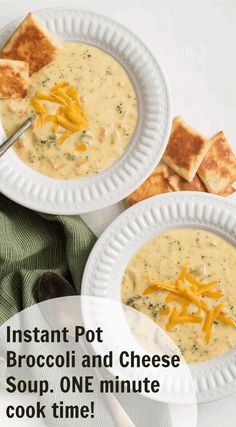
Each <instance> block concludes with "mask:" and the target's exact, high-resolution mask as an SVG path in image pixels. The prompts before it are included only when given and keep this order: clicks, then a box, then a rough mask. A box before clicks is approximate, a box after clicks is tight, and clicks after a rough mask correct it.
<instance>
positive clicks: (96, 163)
mask: <svg viewBox="0 0 236 427" xmlns="http://www.w3.org/2000/svg"><path fill="white" fill-rule="evenodd" d="M60 82H67V83H69V84H70V85H71V86H74V87H76V89H77V90H78V94H79V100H80V103H81V105H82V107H83V110H84V111H85V113H86V116H87V118H88V128H87V129H83V130H79V131H77V132H74V133H72V134H71V135H70V136H69V137H68V138H67V139H66V140H65V142H64V143H63V144H61V145H59V144H58V138H59V137H60V135H61V133H62V129H61V128H60V126H59V127H58V129H57V130H56V131H55V130H53V125H52V123H51V122H47V121H46V122H45V123H44V124H43V125H42V126H41V127H39V126H37V125H36V123H35V124H34V127H33V129H32V130H29V131H27V133H26V134H25V135H24V136H23V137H22V138H21V139H20V141H18V142H17V143H16V144H15V146H14V150H15V152H16V154H17V155H18V156H19V157H20V158H21V160H23V162H25V163H26V164H27V165H28V166H30V167H32V168H33V169H35V170H36V171H38V172H40V173H42V174H44V175H47V176H50V177H53V178H58V179H73V178H79V177H84V176H90V175H95V174H98V173H100V172H102V171H104V170H105V169H106V168H108V167H109V166H111V165H112V164H113V163H114V162H115V161H116V160H117V159H118V158H119V157H120V156H121V155H122V153H123V151H124V149H125V148H126V147H127V145H128V143H129V141H130V138H131V136H132V134H133V132H134V129H135V125H136V121H137V101H136V94H135V91H134V88H133V85H132V83H131V81H130V79H129V77H128V75H127V73H126V71H125V70H124V68H123V67H122V66H121V65H120V64H119V63H118V62H117V61H116V60H115V59H114V58H112V57H111V56H110V55H108V54H106V53H105V52H103V51H102V50H100V49H97V48H95V47H93V46H89V45H85V44H80V43H65V44H64V46H63V49H62V50H60V51H59V52H58V53H57V55H56V57H55V59H54V60H53V61H52V62H51V63H50V64H49V65H47V66H45V67H43V68H42V69H41V70H40V71H39V72H37V73H35V74H33V75H32V76H31V77H30V92H29V96H28V97H27V98H25V99H23V100H22V99H21V100H19V99H16V100H1V101H0V114H1V119H2V123H3V127H4V128H5V130H6V133H7V135H10V134H12V132H14V131H15V130H16V129H17V127H18V126H19V125H20V124H21V123H22V122H23V121H24V120H25V119H26V118H28V117H29V116H31V115H32V113H33V112H34V109H33V108H32V106H31V104H30V98H32V97H33V96H34V95H35V94H36V93H38V92H45V93H47V92H48V91H49V90H50V88H51V87H52V86H53V85H54V84H58V83H60ZM40 103H41V104H42V105H44V106H45V107H46V108H47V111H48V112H49V113H50V114H54V113H55V104H53V103H50V102H47V101H44V100H43V101H40ZM57 107H58V105H57ZM79 144H82V145H81V146H82V147H83V149H81V150H77V149H76V147H78V145H79Z"/></svg>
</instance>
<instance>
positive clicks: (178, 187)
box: [167, 174, 207, 192]
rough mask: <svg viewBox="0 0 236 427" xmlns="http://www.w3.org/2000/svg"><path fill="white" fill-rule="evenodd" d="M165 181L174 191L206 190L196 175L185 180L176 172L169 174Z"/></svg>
mask: <svg viewBox="0 0 236 427" xmlns="http://www.w3.org/2000/svg"><path fill="white" fill-rule="evenodd" d="M167 181H168V184H169V185H170V186H171V188H172V189H173V190H174V191H203V192H206V191H207V190H206V188H205V186H204V184H203V183H202V181H201V180H200V178H199V177H198V176H197V175H195V177H194V178H193V180H192V181H191V182H188V181H186V180H185V179H184V178H182V177H181V176H179V175H177V174H174V175H170V176H169V177H168V178H167Z"/></svg>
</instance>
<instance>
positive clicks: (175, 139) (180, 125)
mask: <svg viewBox="0 0 236 427" xmlns="http://www.w3.org/2000/svg"><path fill="white" fill-rule="evenodd" d="M211 145H212V141H211V140H210V139H207V138H205V137H204V136H202V135H201V134H200V133H198V132H197V131H195V130H194V129H192V128H191V127H190V126H188V125H187V124H186V123H185V122H184V121H183V120H182V119H181V118H180V117H176V118H175V119H174V120H173V126H172V131H171V135H170V139H169V142H168V145H167V148H166V151H165V153H164V156H163V161H164V162H165V163H166V164H167V165H168V166H170V168H172V169H173V170H174V171H175V172H177V174H179V175H180V176H182V178H184V179H186V180H187V181H189V182H191V181H192V180H193V178H194V176H195V175H196V172H197V170H198V168H199V166H200V164H201V162H202V161H203V159H204V157H205V155H206V154H207V152H208V150H209V149H210V147H211Z"/></svg>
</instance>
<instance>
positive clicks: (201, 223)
mask: <svg viewBox="0 0 236 427" xmlns="http://www.w3.org/2000/svg"><path fill="white" fill-rule="evenodd" d="M235 273H236V211H235V207H233V206H232V205H230V204H229V203H227V202H225V201H224V200H223V199H222V198H220V197H216V196H209V195H206V194H204V193H202V194H196V193H191V192H186V193H185V194H182V193H176V194H170V195H168V194H166V195H162V196H158V197H153V198H150V199H148V200H145V201H144V202H141V203H139V204H137V205H136V206H134V207H132V208H130V209H128V210H127V211H126V212H125V213H124V214H122V215H121V216H120V217H119V218H118V219H117V220H116V221H114V223H113V224H112V225H111V226H110V227H109V228H108V230H107V231H106V232H105V233H104V234H103V236H102V237H101V238H100V239H99V241H98V242H97V244H96V245H95V247H94V249H93V251H92V253H91V255H90V258H89V260H88V264H87V267H86V270H85V274H84V278H83V285H82V291H83V293H85V294H88V295H94V296H101V297H103V298H110V299H115V300H117V301H121V302H123V303H124V304H128V305H129V306H130V307H133V308H134V309H137V310H139V311H141V312H142V313H144V314H145V315H147V316H148V317H149V318H150V319H152V320H153V321H154V322H156V323H157V324H158V325H159V326H161V328H162V329H163V330H164V331H165V332H166V333H167V334H169V336H170V338H171V339H172V340H173V341H174V342H175V344H176V345H177V346H178V347H179V348H180V350H181V352H182V354H183V356H184V358H185V360H186V362H187V363H189V366H190V369H191V372H192V374H193V377H194V381H195V384H196V392H197V397H198V400H199V401H201V402H206V401H209V400H215V399H219V398H222V397H223V396H226V395H228V394H230V393H233V392H235V391H236V376H235V375H234V372H236V371H235V355H236V326H235V322H236V290H235V289H236V288H235ZM232 373H233V374H232Z"/></svg>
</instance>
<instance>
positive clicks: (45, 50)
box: [1, 13, 60, 75]
mask: <svg viewBox="0 0 236 427" xmlns="http://www.w3.org/2000/svg"><path fill="white" fill-rule="evenodd" d="M59 46H60V45H59V43H57V42H56V41H54V40H53V38H52V36H51V35H50V34H49V33H48V32H47V30H46V29H44V28H43V27H42V26H41V24H40V23H39V22H38V21H37V19H36V18H35V16H34V15H33V14H32V13H29V14H28V15H27V17H26V18H25V20H24V21H23V22H22V23H21V24H20V25H19V27H18V28H17V29H16V31H15V32H14V34H13V35H12V36H11V38H10V39H9V40H8V42H7V43H6V44H5V46H4V47H3V48H2V51H1V58H8V59H19V60H22V61H26V62H28V63H29V73H30V75H31V74H33V73H35V72H36V71H38V70H40V68H42V67H44V66H45V65H47V64H49V62H51V61H52V60H53V58H54V55H55V52H56V50H57V49H58V48H59Z"/></svg>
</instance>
